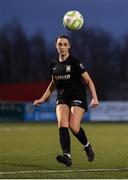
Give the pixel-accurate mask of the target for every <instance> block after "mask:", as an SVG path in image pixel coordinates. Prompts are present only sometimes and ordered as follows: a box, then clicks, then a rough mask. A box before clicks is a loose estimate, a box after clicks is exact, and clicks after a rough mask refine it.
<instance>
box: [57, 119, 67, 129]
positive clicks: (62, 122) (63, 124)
mask: <svg viewBox="0 0 128 180" xmlns="http://www.w3.org/2000/svg"><path fill="white" fill-rule="evenodd" d="M58 127H59V128H60V127H67V128H68V120H66V119H59V120H58Z"/></svg>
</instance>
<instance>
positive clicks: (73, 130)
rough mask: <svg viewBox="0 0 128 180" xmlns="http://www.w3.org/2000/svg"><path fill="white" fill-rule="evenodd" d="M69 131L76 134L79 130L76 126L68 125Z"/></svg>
mask: <svg viewBox="0 0 128 180" xmlns="http://www.w3.org/2000/svg"><path fill="white" fill-rule="evenodd" d="M69 128H70V130H71V131H72V133H73V134H77V133H78V132H79V130H80V128H79V127H78V126H74V125H72V124H70V126H69Z"/></svg>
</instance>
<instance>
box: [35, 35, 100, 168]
mask: <svg viewBox="0 0 128 180" xmlns="http://www.w3.org/2000/svg"><path fill="white" fill-rule="evenodd" d="M70 46H71V43H70V39H69V37H67V36H65V35H62V36H59V37H58V38H57V40H56V48H57V51H58V55H59V56H58V58H57V60H56V61H55V62H52V63H51V65H50V72H51V74H52V81H51V83H50V84H49V86H48V88H47V90H46V91H45V93H44V94H43V96H42V97H41V98H40V99H38V100H35V101H34V105H36V106H39V105H40V104H41V103H43V102H44V101H46V99H48V97H49V96H50V95H51V93H52V91H53V90H54V88H56V90H57V100H56V115H57V120H58V128H59V139H60V144H61V148H62V152H63V154H62V155H57V157H56V159H57V161H58V162H60V163H63V164H65V165H67V166H71V164H72V159H71V154H70V136H69V131H68V130H69V129H70V130H71V131H72V133H73V135H74V136H75V137H76V138H77V139H78V140H79V142H80V143H81V144H82V145H83V146H84V150H85V152H86V155H87V157H88V161H93V160H94V152H93V150H92V147H91V144H90V143H89V141H88V139H87V137H86V135H85V132H84V130H83V128H82V127H81V126H80V123H81V120H82V118H83V115H84V113H85V112H87V109H88V106H87V97H86V87H85V84H83V82H82V79H83V80H84V81H85V83H86V85H87V86H88V87H89V90H90V92H91V95H92V100H91V102H90V106H91V107H96V106H97V105H98V104H99V101H98V98H97V94H96V90H95V86H94V83H93V82H92V80H91V78H90V76H89V74H88V72H87V71H86V68H85V66H84V65H83V64H82V63H80V62H79V61H78V60H77V59H76V58H74V57H73V56H72V55H71V54H70V52H69V49H70Z"/></svg>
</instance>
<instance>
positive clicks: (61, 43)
mask: <svg viewBox="0 0 128 180" xmlns="http://www.w3.org/2000/svg"><path fill="white" fill-rule="evenodd" d="M56 48H57V51H58V53H59V54H60V55H62V56H65V55H67V54H68V53H69V49H70V43H69V41H68V39H66V38H58V39H57V42H56Z"/></svg>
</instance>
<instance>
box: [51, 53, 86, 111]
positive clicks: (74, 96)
mask: <svg viewBox="0 0 128 180" xmlns="http://www.w3.org/2000/svg"><path fill="white" fill-rule="evenodd" d="M50 72H51V74H52V76H53V79H54V83H55V87H56V90H57V101H56V103H57V105H58V104H67V105H68V106H69V107H72V106H79V107H82V108H83V109H85V111H87V98H86V87H85V84H83V82H82V77H81V75H82V73H84V72H86V69H85V66H84V65H83V64H82V63H80V62H79V61H78V60H77V59H76V58H74V57H73V56H72V55H69V57H68V58H67V59H66V60H65V61H63V62H60V61H59V59H56V60H55V61H52V62H51V64H50Z"/></svg>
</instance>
